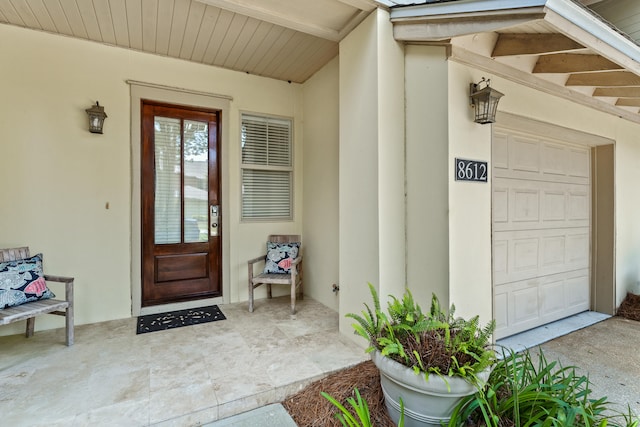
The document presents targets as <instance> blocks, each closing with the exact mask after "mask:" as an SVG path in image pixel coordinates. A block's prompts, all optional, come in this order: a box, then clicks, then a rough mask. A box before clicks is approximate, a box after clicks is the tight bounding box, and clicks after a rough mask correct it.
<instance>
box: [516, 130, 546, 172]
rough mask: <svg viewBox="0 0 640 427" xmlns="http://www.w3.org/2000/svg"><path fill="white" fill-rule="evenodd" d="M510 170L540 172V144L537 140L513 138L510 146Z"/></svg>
mask: <svg viewBox="0 0 640 427" xmlns="http://www.w3.org/2000/svg"><path fill="white" fill-rule="evenodd" d="M508 152H509V157H508V159H509V166H508V167H509V169H512V170H517V171H527V172H536V173H538V172H540V156H539V143H538V141H537V140H535V139H530V138H526V137H521V136H512V137H511V138H510V140H509V145H508Z"/></svg>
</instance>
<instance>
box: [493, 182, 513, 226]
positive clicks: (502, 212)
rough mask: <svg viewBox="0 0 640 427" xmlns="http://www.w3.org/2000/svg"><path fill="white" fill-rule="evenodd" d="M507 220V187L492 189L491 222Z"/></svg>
mask: <svg viewBox="0 0 640 427" xmlns="http://www.w3.org/2000/svg"><path fill="white" fill-rule="evenodd" d="M508 221H509V189H507V188H495V187H494V189H493V222H494V223H500V222H508Z"/></svg>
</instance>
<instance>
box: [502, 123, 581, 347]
mask: <svg viewBox="0 0 640 427" xmlns="http://www.w3.org/2000/svg"><path fill="white" fill-rule="evenodd" d="M541 133H545V132H541ZM545 134H547V135H552V134H551V133H545ZM492 165H493V168H492V195H493V196H492V197H493V199H492V209H493V213H492V218H493V223H492V227H493V229H492V230H493V285H494V313H495V316H496V321H497V328H496V334H495V335H496V337H497V338H501V337H505V336H509V335H512V334H515V333H518V332H522V331H525V330H528V329H531V328H534V327H536V326H540V325H543V324H545V323H548V322H552V321H554V320H558V319H561V318H563V317H567V316H570V315H572V314H576V313H580V312H582V311H585V310H588V309H589V303H590V301H589V277H590V270H589V268H590V243H591V240H590V227H591V224H590V215H591V189H590V186H591V183H590V176H589V174H590V149H589V147H581V146H576V145H572V144H564V143H562V142H560V141H559V140H552V139H551V138H547V137H541V136H537V135H527V134H524V133H521V132H516V131H510V130H504V129H498V130H496V131H495V132H494V139H493V142H492Z"/></svg>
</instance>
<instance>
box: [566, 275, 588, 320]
mask: <svg viewBox="0 0 640 427" xmlns="http://www.w3.org/2000/svg"><path fill="white" fill-rule="evenodd" d="M566 291H567V305H568V306H569V307H571V308H573V309H575V310H579V311H578V312H580V311H584V310H588V309H589V275H588V274H584V275H581V276H578V277H571V278H568V279H567V284H566Z"/></svg>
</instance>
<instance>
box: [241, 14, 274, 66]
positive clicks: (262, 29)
mask: <svg viewBox="0 0 640 427" xmlns="http://www.w3.org/2000/svg"><path fill="white" fill-rule="evenodd" d="M251 19H253V18H251ZM255 21H256V22H258V27H257V28H256V30H255V31H254V32H253V35H252V36H251V38H250V39H249V40H248V41H247V43H246V45H245V47H244V49H243V50H242V52H241V53H240V55H239V56H238V59H237V60H236V62H235V64H233V68H234V69H236V70H241V71H247V70H248V68H247V64H249V62H250V61H251V59H252V58H256V57H257V60H259V59H260V58H262V56H261V53H260V50H259V47H260V45H261V44H262V43H263V42H264V40H265V39H266V38H267V37H268V35H269V34H270V32H271V29H272V28H273V27H274V24H272V23H270V22H266V21H258V20H257V19H256V20H255ZM256 62H257V61H256Z"/></svg>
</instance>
